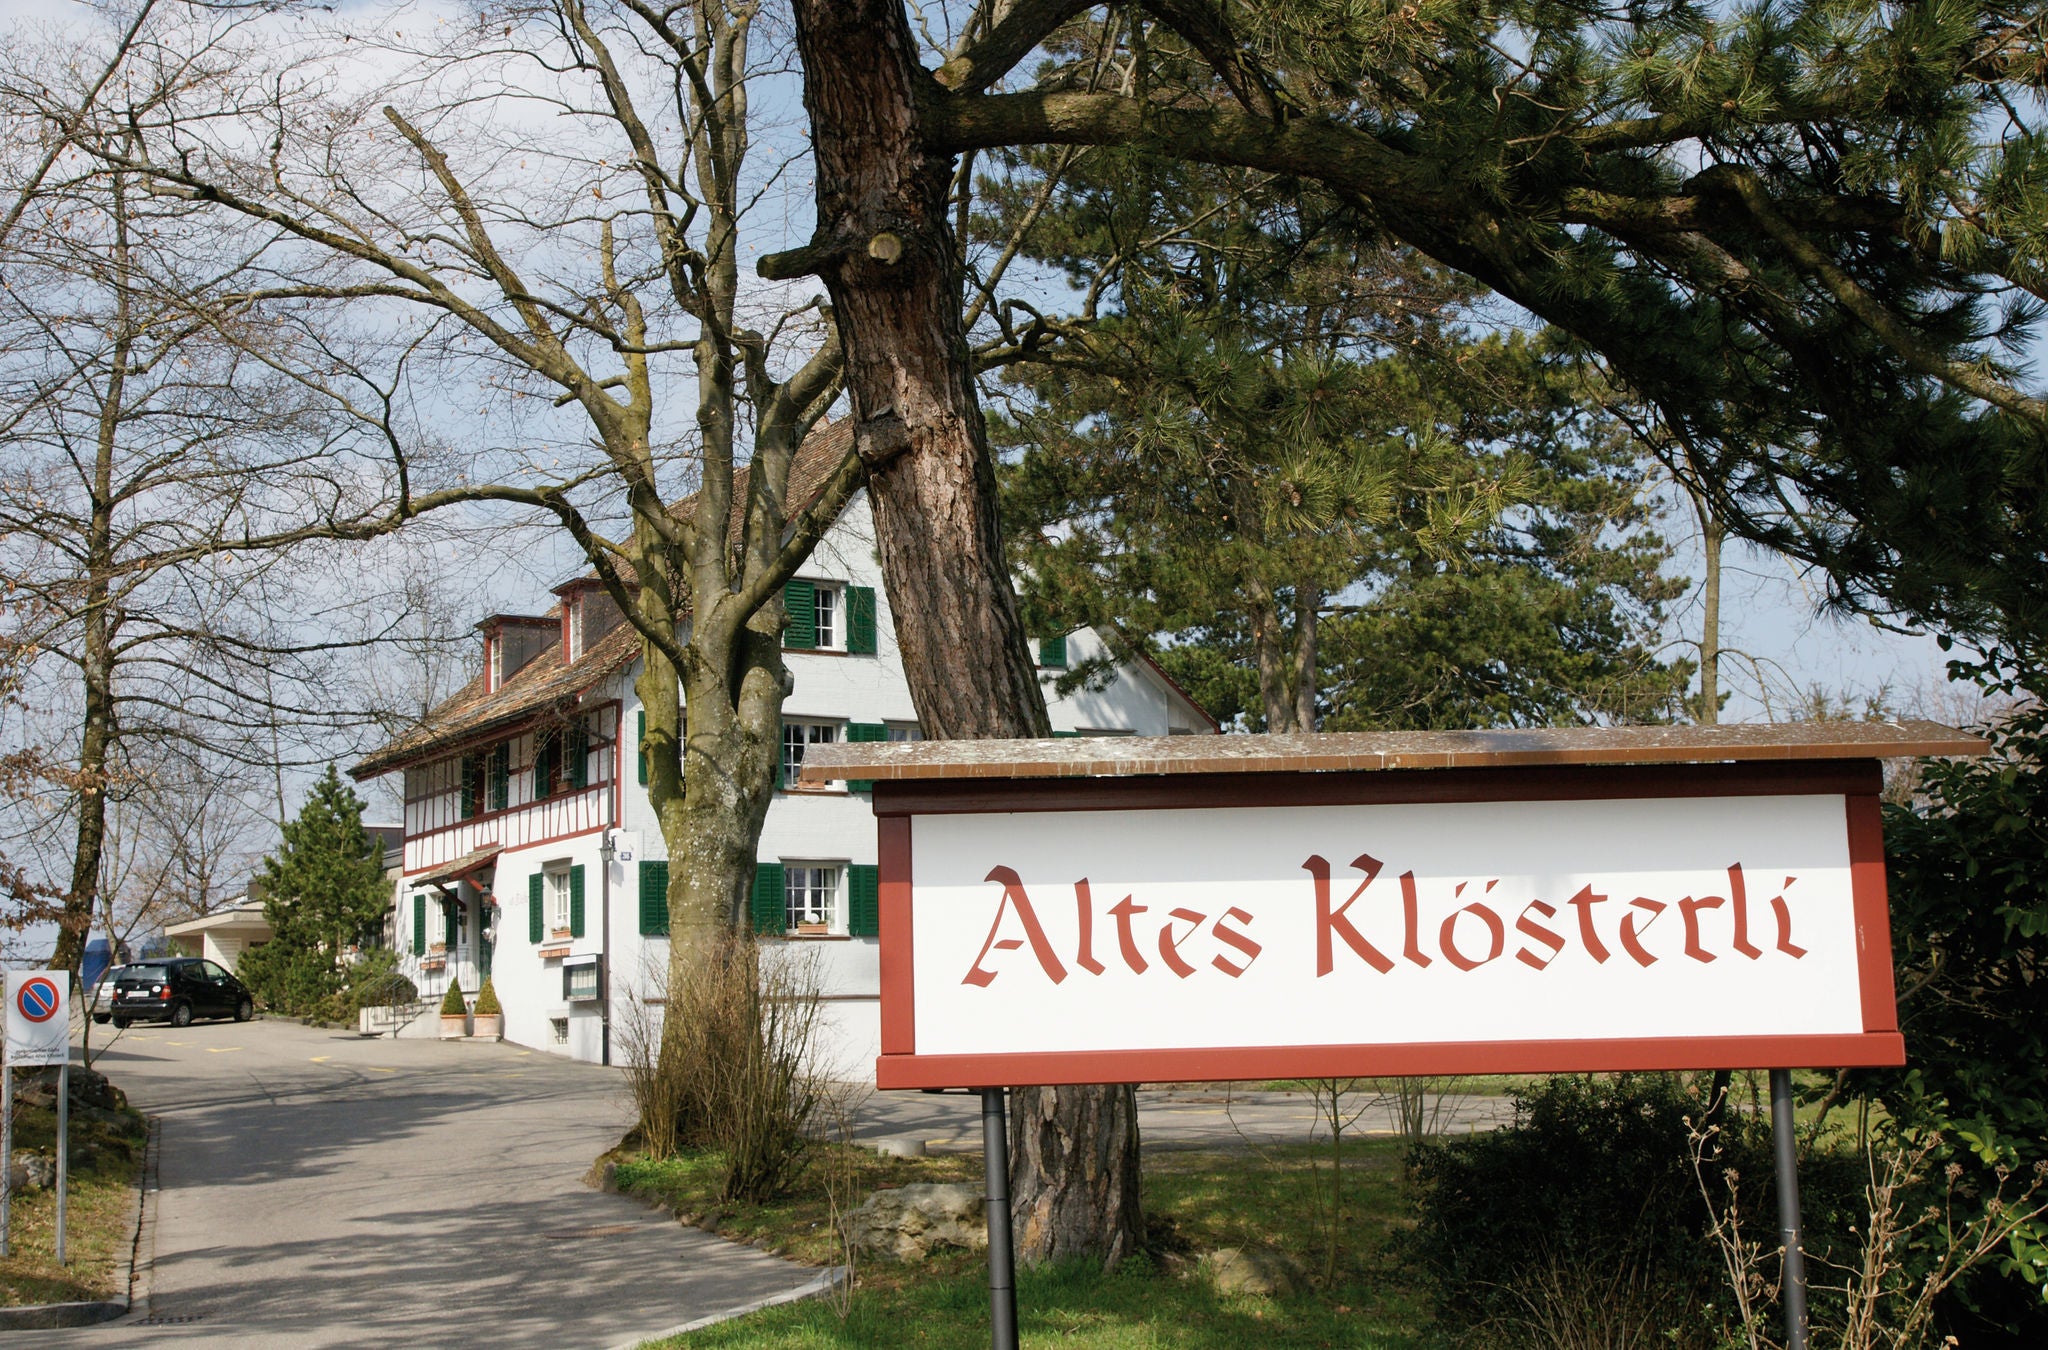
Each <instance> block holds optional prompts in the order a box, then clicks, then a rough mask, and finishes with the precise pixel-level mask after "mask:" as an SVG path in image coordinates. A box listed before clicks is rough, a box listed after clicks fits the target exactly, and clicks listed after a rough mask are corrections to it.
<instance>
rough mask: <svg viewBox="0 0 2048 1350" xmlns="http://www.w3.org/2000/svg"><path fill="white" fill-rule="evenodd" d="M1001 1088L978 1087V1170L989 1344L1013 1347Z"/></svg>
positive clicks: (1006, 1134)
mask: <svg viewBox="0 0 2048 1350" xmlns="http://www.w3.org/2000/svg"><path fill="white" fill-rule="evenodd" d="M1005 1091H1006V1089H1003V1088H983V1089H982V1090H981V1155H982V1174H983V1176H984V1178H985V1179H986V1183H987V1189H988V1195H987V1196H986V1197H985V1200H986V1203H985V1205H984V1206H983V1209H982V1213H983V1215H984V1216H985V1217H986V1218H987V1220H988V1320H989V1344H990V1345H991V1346H993V1347H994V1350H1017V1256H1016V1253H1015V1252H1014V1251H1013V1250H1011V1246H1010V1126H1009V1122H1008V1121H1007V1120H1006V1119H1004V1115H1003V1094H1004V1092H1005Z"/></svg>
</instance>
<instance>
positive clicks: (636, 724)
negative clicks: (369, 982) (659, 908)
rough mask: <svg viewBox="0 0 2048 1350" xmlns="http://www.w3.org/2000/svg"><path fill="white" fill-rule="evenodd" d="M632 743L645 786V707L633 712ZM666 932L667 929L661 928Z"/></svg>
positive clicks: (642, 784) (641, 784)
mask: <svg viewBox="0 0 2048 1350" xmlns="http://www.w3.org/2000/svg"><path fill="white" fill-rule="evenodd" d="M633 744H635V745H637V746H639V747H640V786H641V787H646V786H647V709H645V708H642V709H641V710H640V711H638V712H636V713H634V714H633ZM662 931H663V932H667V931H668V930H667V929H663V930H662Z"/></svg>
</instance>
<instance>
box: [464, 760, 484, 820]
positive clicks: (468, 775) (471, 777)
mask: <svg viewBox="0 0 2048 1350" xmlns="http://www.w3.org/2000/svg"><path fill="white" fill-rule="evenodd" d="M482 767H483V766H482V765H481V764H480V763H478V761H477V758H476V756H474V755H464V756H463V757H462V818H463V819H464V820H468V819H469V818H470V817H471V816H473V815H475V814H476V781H477V778H478V777H479V776H480V774H479V770H481V769H482Z"/></svg>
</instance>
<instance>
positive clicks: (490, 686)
mask: <svg viewBox="0 0 2048 1350" xmlns="http://www.w3.org/2000/svg"><path fill="white" fill-rule="evenodd" d="M504 683H505V638H504V635H503V634H501V633H493V634H491V635H490V636H489V637H487V638H485V639H484V692H485V693H487V694H488V693H491V692H492V691H493V690H496V689H497V688H499V687H500V686H501V685H503V684H504Z"/></svg>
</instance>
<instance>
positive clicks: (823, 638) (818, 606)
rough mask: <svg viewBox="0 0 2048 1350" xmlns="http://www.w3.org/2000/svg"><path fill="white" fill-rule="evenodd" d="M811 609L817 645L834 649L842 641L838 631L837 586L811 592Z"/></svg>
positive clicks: (816, 588) (817, 587) (842, 635)
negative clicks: (815, 626) (814, 620)
mask: <svg viewBox="0 0 2048 1350" xmlns="http://www.w3.org/2000/svg"><path fill="white" fill-rule="evenodd" d="M811 595H812V598H813V601H814V603H813V605H812V609H813V612H814V613H815V614H816V616H817V618H816V622H817V630H816V631H817V635H818V645H819V646H820V647H825V648H828V649H829V648H834V647H837V646H839V645H840V643H841V642H842V641H843V640H844V638H845V634H844V633H842V632H840V631H839V588H838V587H837V586H816V587H813V588H812V590H811Z"/></svg>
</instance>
